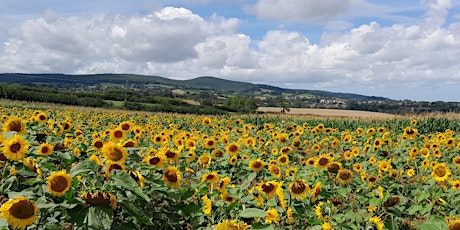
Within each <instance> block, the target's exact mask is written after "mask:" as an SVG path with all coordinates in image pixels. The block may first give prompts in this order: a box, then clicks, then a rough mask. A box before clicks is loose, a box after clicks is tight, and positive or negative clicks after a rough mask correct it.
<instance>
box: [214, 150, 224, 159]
mask: <svg viewBox="0 0 460 230" xmlns="http://www.w3.org/2000/svg"><path fill="white" fill-rule="evenodd" d="M211 154H212V156H213V157H214V158H215V159H217V158H221V157H222V156H223V155H224V152H223V151H222V150H220V149H214V150H212V152H211Z"/></svg>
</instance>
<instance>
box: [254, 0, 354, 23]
mask: <svg viewBox="0 0 460 230" xmlns="http://www.w3.org/2000/svg"><path fill="white" fill-rule="evenodd" d="M349 7H350V0H322V1H315V0H258V2H257V3H256V4H254V5H251V6H250V7H248V8H249V9H248V11H250V12H253V13H255V14H256V15H257V17H258V18H261V19H281V20H288V21H322V20H325V19H330V18H333V17H335V16H337V15H340V14H344V13H346V12H347V11H348V9H349Z"/></svg>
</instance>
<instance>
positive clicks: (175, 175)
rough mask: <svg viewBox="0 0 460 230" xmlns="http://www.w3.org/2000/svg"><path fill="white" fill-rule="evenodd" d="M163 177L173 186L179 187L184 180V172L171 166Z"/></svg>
mask: <svg viewBox="0 0 460 230" xmlns="http://www.w3.org/2000/svg"><path fill="white" fill-rule="evenodd" d="M161 179H162V180H163V181H165V182H166V183H167V184H169V185H170V186H171V187H173V188H178V187H179V185H180V183H181V180H182V174H181V172H180V171H179V170H178V169H177V168H176V167H174V166H169V167H167V168H166V170H165V171H164V173H163V177H162V178H161Z"/></svg>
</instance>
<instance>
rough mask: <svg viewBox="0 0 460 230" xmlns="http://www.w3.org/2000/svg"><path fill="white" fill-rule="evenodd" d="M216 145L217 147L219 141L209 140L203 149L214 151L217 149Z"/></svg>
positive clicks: (205, 142)
mask: <svg viewBox="0 0 460 230" xmlns="http://www.w3.org/2000/svg"><path fill="white" fill-rule="evenodd" d="M216 145H217V141H216V140H214V139H212V138H209V139H207V140H205V141H204V144H203V148H205V149H213V148H215V147H216Z"/></svg>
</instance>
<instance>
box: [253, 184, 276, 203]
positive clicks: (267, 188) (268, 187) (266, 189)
mask: <svg viewBox="0 0 460 230" xmlns="http://www.w3.org/2000/svg"><path fill="white" fill-rule="evenodd" d="M278 187H279V183H278V182H276V181H267V182H265V183H261V184H260V185H259V186H258V187H257V190H259V191H260V192H261V193H263V194H264V195H265V196H266V197H267V199H271V198H272V197H273V196H274V195H275V194H276V190H278Z"/></svg>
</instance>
